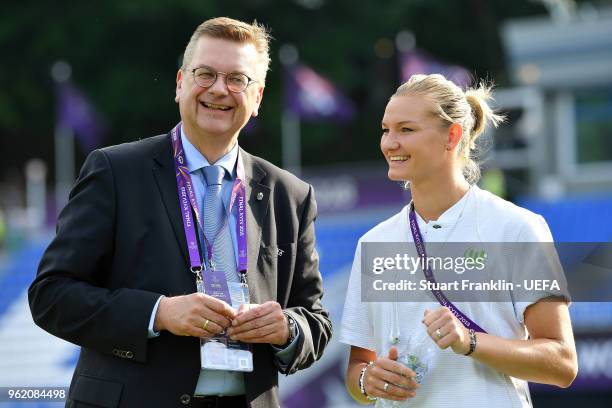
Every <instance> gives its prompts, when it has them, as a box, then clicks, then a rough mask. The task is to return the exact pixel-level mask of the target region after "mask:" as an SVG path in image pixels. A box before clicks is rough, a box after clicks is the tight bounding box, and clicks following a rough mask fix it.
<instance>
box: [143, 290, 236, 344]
mask: <svg viewBox="0 0 612 408" xmlns="http://www.w3.org/2000/svg"><path fill="white" fill-rule="evenodd" d="M235 317H236V311H235V310H234V309H232V307H231V306H230V305H228V304H227V303H225V302H223V301H221V300H218V299H215V298H214V297H212V296H208V295H205V294H203V293H192V294H190V295H184V296H174V297H163V298H162V299H161V301H160V302H159V307H158V308H157V314H156V315H155V324H154V328H155V330H156V331H160V330H168V331H169V332H170V333H172V334H176V335H177V336H194V337H212V336H214V335H215V334H219V333H221V332H222V331H223V330H225V329H227V328H228V327H229V326H230V325H231V321H232V319H234V318H235Z"/></svg>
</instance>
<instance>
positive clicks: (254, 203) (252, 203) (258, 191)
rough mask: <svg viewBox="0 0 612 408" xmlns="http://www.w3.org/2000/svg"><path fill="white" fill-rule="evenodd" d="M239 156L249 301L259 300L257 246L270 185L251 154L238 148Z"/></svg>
mask: <svg viewBox="0 0 612 408" xmlns="http://www.w3.org/2000/svg"><path fill="white" fill-rule="evenodd" d="M240 158H241V159H242V162H243V164H244V172H245V176H246V195H247V254H248V257H249V263H248V273H247V282H248V284H249V292H250V296H251V303H259V302H260V296H259V295H260V294H261V290H262V289H263V288H264V285H263V284H264V283H263V282H261V281H260V280H261V279H262V275H261V273H260V271H258V269H257V262H258V258H259V248H260V247H261V233H262V225H264V221H265V219H266V216H267V214H268V203H269V200H270V187H268V186H266V185H264V184H262V183H261V182H262V180H263V179H264V178H265V176H266V172H265V171H264V170H263V169H262V168H261V167H259V166H258V165H257V163H255V161H254V160H253V156H251V155H250V154H248V153H246V152H245V151H244V150H242V149H240Z"/></svg>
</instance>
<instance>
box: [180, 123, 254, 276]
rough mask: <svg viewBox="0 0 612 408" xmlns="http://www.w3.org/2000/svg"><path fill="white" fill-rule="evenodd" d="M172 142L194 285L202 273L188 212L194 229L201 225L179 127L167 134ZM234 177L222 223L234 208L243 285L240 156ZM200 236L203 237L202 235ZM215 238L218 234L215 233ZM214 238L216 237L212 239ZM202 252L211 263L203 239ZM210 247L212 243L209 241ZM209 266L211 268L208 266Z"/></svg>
mask: <svg viewBox="0 0 612 408" xmlns="http://www.w3.org/2000/svg"><path fill="white" fill-rule="evenodd" d="M171 138H172V150H173V156H174V169H175V172H176V183H177V186H178V195H179V201H180V204H181V215H182V217H183V227H184V229H185V237H186V239H187V249H188V252H189V263H190V265H191V268H190V270H191V272H193V273H194V274H195V275H196V281H197V283H198V284H201V282H202V269H203V266H204V265H203V264H202V261H201V257H200V251H199V249H198V241H197V234H196V230H195V226H194V223H193V219H192V215H191V214H192V210H193V214H195V219H196V222H197V224H198V226H199V227H200V228H201V229H202V231H203V230H204V229H203V222H202V217H201V215H200V214H201V213H200V209H199V208H198V202H197V200H196V197H195V193H194V191H193V183H192V181H191V175H190V174H189V169H188V168H187V165H186V160H185V152H184V150H183V143H182V142H181V123H179V124H177V125H176V126H175V127H174V128H173V129H172V132H171ZM236 172H237V177H236V180H234V185H233V186H232V195H231V200H230V207H229V213H228V215H227V217H226V220H225V222H226V223H227V222H228V219H229V215H230V214H231V211H232V208H233V206H234V204H236V205H237V220H236V221H237V222H236V237H237V239H238V266H237V268H236V269H237V270H238V272H239V273H240V281H241V282H242V283H246V274H247V265H248V257H247V225H246V189H245V184H244V181H245V173H244V166H243V164H242V160H241V158H240V153H239V156H238V162H237V166H236ZM202 235H204V234H202ZM217 235H218V233H217ZM215 238H216V237H215ZM204 239H205V240H206V249H207V254H208V259H209V262H210V260H212V255H213V254H212V251H213V249H212V245H210V244H209V242H208V240H207V239H206V236H204ZM213 243H214V240H213ZM210 266H211V267H212V266H213V265H212V264H211V265H210Z"/></svg>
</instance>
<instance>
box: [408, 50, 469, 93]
mask: <svg viewBox="0 0 612 408" xmlns="http://www.w3.org/2000/svg"><path fill="white" fill-rule="evenodd" d="M400 71H401V77H402V83H404V82H406V81H408V79H410V77H411V76H412V75H414V74H426V75H428V74H442V75H444V77H445V78H446V79H448V80H450V81H453V82H454V83H455V84H457V85H459V86H460V87H467V86H469V85H471V83H472V76H471V75H470V73H469V71H468V70H467V69H465V68H463V67H461V66H459V65H447V64H445V63H443V62H440V61H438V60H436V59H435V58H433V57H431V56H430V55H428V54H427V53H425V52H424V51H421V50H418V49H412V50H410V51H405V52H402V53H400Z"/></svg>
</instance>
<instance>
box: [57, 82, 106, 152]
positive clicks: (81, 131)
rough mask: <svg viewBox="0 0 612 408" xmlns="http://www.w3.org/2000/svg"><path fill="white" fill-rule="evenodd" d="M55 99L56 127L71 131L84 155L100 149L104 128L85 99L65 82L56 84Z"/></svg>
mask: <svg viewBox="0 0 612 408" xmlns="http://www.w3.org/2000/svg"><path fill="white" fill-rule="evenodd" d="M56 98H57V99H56V100H57V116H56V120H57V125H58V126H59V127H60V128H64V129H70V130H72V132H74V135H75V138H76V139H77V140H78V141H79V144H80V146H81V149H82V150H83V151H84V152H85V153H88V152H90V151H92V150H94V149H96V148H97V147H100V145H101V143H102V139H103V136H104V132H105V128H106V126H105V124H104V120H103V119H102V117H101V116H100V114H99V113H98V112H97V111H96V109H95V108H94V106H93V105H92V104H91V103H90V102H89V100H88V99H87V97H85V95H83V93H82V92H81V91H80V90H79V89H78V88H77V87H76V86H74V85H73V84H72V83H71V82H70V81H66V82H61V83H57V84H56Z"/></svg>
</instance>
